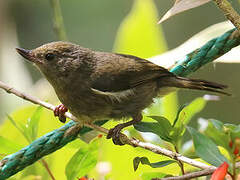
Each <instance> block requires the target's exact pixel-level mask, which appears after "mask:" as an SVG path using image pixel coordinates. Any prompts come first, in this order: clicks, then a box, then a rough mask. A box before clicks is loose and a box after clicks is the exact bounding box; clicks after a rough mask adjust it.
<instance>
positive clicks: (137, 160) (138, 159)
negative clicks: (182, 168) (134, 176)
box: [133, 157, 176, 171]
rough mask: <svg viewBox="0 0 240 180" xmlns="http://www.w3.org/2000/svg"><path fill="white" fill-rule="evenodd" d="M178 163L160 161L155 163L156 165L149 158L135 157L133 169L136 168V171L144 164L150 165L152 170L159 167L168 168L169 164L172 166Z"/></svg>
mask: <svg viewBox="0 0 240 180" xmlns="http://www.w3.org/2000/svg"><path fill="white" fill-rule="evenodd" d="M174 162H176V161H174V160H166V161H159V162H155V163H150V161H149V160H148V158H147V157H135V158H134V159H133V167H134V171H136V170H137V169H138V166H139V164H140V163H141V164H143V165H148V166H150V167H152V168H159V167H164V166H167V165H169V164H172V163H174Z"/></svg>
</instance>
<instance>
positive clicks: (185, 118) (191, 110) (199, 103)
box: [176, 97, 207, 126]
mask: <svg viewBox="0 0 240 180" xmlns="http://www.w3.org/2000/svg"><path fill="white" fill-rule="evenodd" d="M206 103H207V101H206V100H205V99H204V98H202V97H200V98H196V99H195V100H193V101H192V102H191V103H190V104H188V105H187V106H185V107H184V108H183V109H182V110H181V112H180V113H179V117H178V121H177V124H184V125H187V124H188V123H189V122H190V120H191V119H192V117H193V116H194V115H196V114H197V113H199V112H200V111H202V110H203V108H204V107H205V105H206ZM176 126H177V125H176Z"/></svg>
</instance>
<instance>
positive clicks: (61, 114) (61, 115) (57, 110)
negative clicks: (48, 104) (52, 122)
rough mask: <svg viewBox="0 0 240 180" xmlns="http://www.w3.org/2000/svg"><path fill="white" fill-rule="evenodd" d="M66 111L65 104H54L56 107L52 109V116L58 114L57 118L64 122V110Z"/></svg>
mask: <svg viewBox="0 0 240 180" xmlns="http://www.w3.org/2000/svg"><path fill="white" fill-rule="evenodd" d="M67 111H68V108H67V107H66V106H64V105H63V104H60V105H58V106H56V108H55V109H54V111H53V112H54V116H58V118H59V120H60V121H61V122H62V123H65V122H66V117H65V116H64V114H65V112H67Z"/></svg>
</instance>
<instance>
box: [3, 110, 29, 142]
mask: <svg viewBox="0 0 240 180" xmlns="http://www.w3.org/2000/svg"><path fill="white" fill-rule="evenodd" d="M7 117H8V119H9V120H10V122H11V123H12V124H13V126H14V127H15V128H16V129H17V130H18V131H19V132H20V133H21V134H22V135H23V136H24V137H25V138H26V140H27V141H28V142H30V141H31V139H30V137H29V136H28V133H27V128H26V125H24V124H22V123H21V122H16V121H15V120H14V119H13V118H12V117H11V116H9V115H7Z"/></svg>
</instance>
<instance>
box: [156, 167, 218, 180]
mask: <svg viewBox="0 0 240 180" xmlns="http://www.w3.org/2000/svg"><path fill="white" fill-rule="evenodd" d="M214 171H215V169H213V168H210V169H204V170H202V171H197V172H192V173H188V174H184V175H182V176H174V177H166V178H153V179H152V180H187V179H192V178H196V177H201V176H207V175H210V174H212V173H213V172H214Z"/></svg>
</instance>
